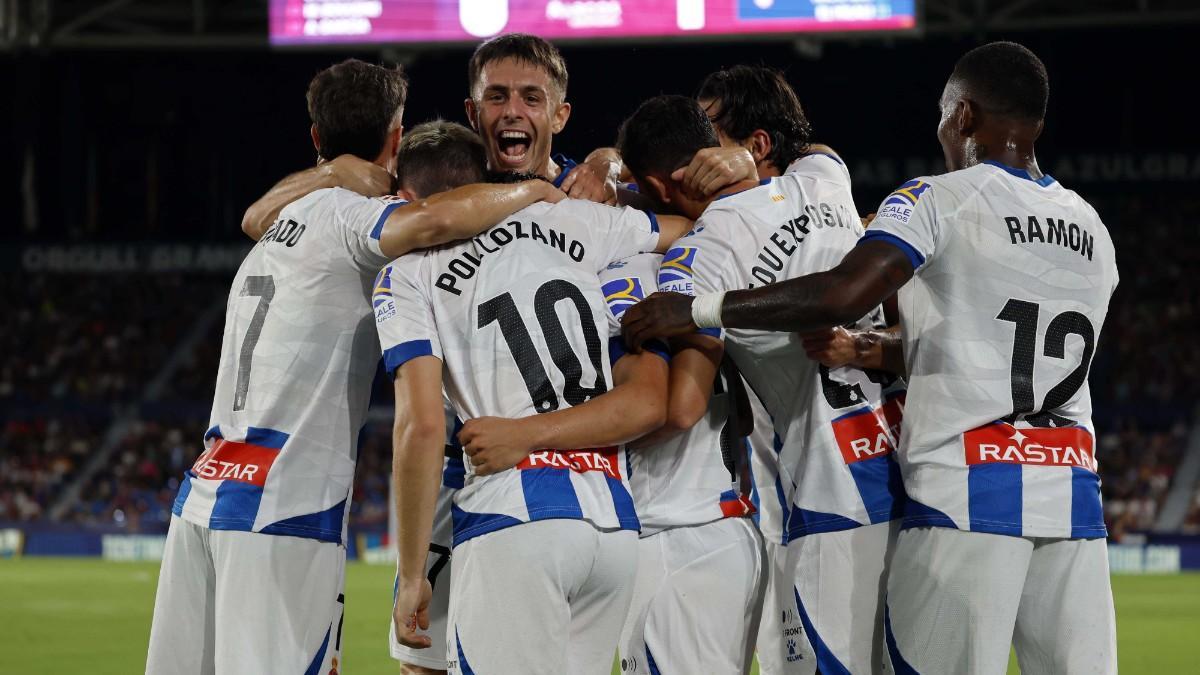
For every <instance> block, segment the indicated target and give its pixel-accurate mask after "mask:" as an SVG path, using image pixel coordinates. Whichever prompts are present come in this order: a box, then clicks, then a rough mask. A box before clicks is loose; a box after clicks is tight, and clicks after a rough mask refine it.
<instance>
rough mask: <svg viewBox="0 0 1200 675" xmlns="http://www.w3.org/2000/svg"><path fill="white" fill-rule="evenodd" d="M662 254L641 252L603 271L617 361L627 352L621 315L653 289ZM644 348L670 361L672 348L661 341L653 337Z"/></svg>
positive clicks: (611, 350)
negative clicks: (622, 331) (622, 332)
mask: <svg viewBox="0 0 1200 675" xmlns="http://www.w3.org/2000/svg"><path fill="white" fill-rule="evenodd" d="M661 257H662V256H659V255H656V254H653V253H641V254H638V255H635V256H633V257H631V258H626V259H624V260H618V261H616V262H614V263H611V264H610V265H609V266H608V267H606V268H605V269H604V270H603V271H601V272H600V289H601V291H602V292H603V293H604V303H605V305H607V307H608V326H609V343H608V353H609V359H610V360H611V361H612V363H614V364H615V363H616V362H617V361H618V360H619V359H620V358H621V357H622V356H624V355H625V354H626V350H625V342H624V340H622V339H621V317H622V316H624V315H625V310H627V309H629V308H630V307H632V306H634V305H636V304H637V303H639V302H641V301H642V300H645V299H646V296H648V295H650V294H651V293H653V292H654V288H655V275H656V274H657V272H658V261H659V258H661ZM644 347H645V349H646V350H647V351H650V352H653V353H655V354H657V355H659V356H661V357H662V358H663V359H665V360H667V361H670V360H671V358H670V351H669V350H668V349H667V345H666V343H665V342H663V341H661V340H650V341H648V342H647V343H646V344H645V345H644Z"/></svg>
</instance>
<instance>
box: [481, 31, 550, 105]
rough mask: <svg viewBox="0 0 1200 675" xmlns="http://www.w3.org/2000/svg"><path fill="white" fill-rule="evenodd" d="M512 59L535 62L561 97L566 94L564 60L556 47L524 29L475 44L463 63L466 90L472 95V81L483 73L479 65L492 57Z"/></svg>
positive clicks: (531, 63) (493, 58)
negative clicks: (468, 61)
mask: <svg viewBox="0 0 1200 675" xmlns="http://www.w3.org/2000/svg"><path fill="white" fill-rule="evenodd" d="M504 59H515V60H517V61H523V62H525V63H528V64H530V65H533V66H537V67H538V68H541V69H542V70H543V71H545V72H546V74H547V75H549V76H550V81H551V82H553V83H554V86H556V87H558V91H559V93H560V94H562V96H563V98H564V99H565V98H566V97H567V62H566V61H564V60H563V57H562V54H560V53H559V51H558V47H555V46H554V45H552V44H550V43H549V42H547V41H546V40H543V39H542V38H540V37H538V36H536V35H528V34H526V33H509V34H507V35H501V36H499V37H494V38H492V39H491V40H488V41H486V42H484V43H482V44H480V45H479V46H478V47H476V48H475V53H474V54H472V55H471V61H470V63H469V64H468V65H467V91H468V92H469V93H470V95H471V96H474V95H475V85H476V84H477V83H478V82H479V77H480V75H481V74H482V73H483V67H484V66H486V65H487V64H489V63H491V62H493V61H502V60H504Z"/></svg>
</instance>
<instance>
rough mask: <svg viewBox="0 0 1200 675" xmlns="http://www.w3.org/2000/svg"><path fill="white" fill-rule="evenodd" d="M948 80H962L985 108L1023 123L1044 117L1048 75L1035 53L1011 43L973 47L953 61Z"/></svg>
mask: <svg viewBox="0 0 1200 675" xmlns="http://www.w3.org/2000/svg"><path fill="white" fill-rule="evenodd" d="M950 79H951V80H959V81H961V82H963V83H964V84H965V85H966V87H967V90H968V92H969V95H970V97H971V98H973V99H974V100H975V102H976V103H978V104H979V105H980V106H981V107H982V108H983V109H984V110H985V111H987V112H991V113H994V114H996V115H1001V116H1004V117H1010V118H1013V119H1017V120H1023V121H1027V122H1039V121H1041V120H1043V119H1045V117H1046V102H1047V101H1048V100H1049V98H1050V78H1049V76H1047V75H1046V66H1045V64H1043V63H1042V60H1041V59H1039V58H1038V57H1037V55H1036V54H1034V53H1033V52H1031V51H1029V50H1028V49H1027V48H1025V47H1023V46H1022V45H1019V44H1017V43H1015V42H991V43H988V44H986V45H983V46H982V47H976V48H975V49H972V50H971V51H969V52H967V53H966V54H964V55H963V57H962V58H961V59H959V60H958V63H956V64H954V73H953V74H952V75H951V76H950Z"/></svg>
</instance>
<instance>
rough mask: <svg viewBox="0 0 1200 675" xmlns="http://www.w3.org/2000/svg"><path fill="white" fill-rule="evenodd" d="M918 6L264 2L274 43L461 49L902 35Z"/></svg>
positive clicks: (847, 1)
mask: <svg viewBox="0 0 1200 675" xmlns="http://www.w3.org/2000/svg"><path fill="white" fill-rule="evenodd" d="M915 27H916V9H915V0H270V31H271V43H272V44H275V45H320V44H352V43H370V44H387V43H413V44H431V43H467V42H476V41H478V40H480V39H483V38H489V37H492V36H494V35H499V34H500V33H533V34H535V35H539V36H541V37H544V38H548V39H558V40H570V39H588V40H602V39H610V38H611V39H620V38H668V37H706V36H732V35H770V34H778V35H780V36H782V35H784V34H803V33H828V32H839V33H845V32H871V31H892V32H896V31H907V30H911V29H914V28H915Z"/></svg>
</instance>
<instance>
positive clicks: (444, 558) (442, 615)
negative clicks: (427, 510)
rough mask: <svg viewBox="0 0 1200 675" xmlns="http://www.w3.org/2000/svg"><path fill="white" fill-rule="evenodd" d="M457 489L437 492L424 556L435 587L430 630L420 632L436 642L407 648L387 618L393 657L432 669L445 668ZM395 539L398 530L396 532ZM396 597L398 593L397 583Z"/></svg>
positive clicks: (431, 601)
mask: <svg viewBox="0 0 1200 675" xmlns="http://www.w3.org/2000/svg"><path fill="white" fill-rule="evenodd" d="M454 492H455V491H454V490H451V489H448V488H445V487H443V488H442V489H441V490H440V491H438V499H437V507H436V508H435V510H434V514H433V536H432V539H433V542H434V543H432V544H430V545H429V555H428V556H426V558H425V578H426V579H429V583H430V585H432V586H433V598H432V599H431V600H430V601H429V630H424V631H420V632H421V633H424V634H425V635H428V636H429V637H430V639H431V640H432V641H433V646H432V647H430V648H429V649H413V648H412V647H405V646H404V645H402V644H400V641H399V640H397V639H396V622H395V620H393V619H390V618H389V619H388V650H389V651H390V652H391V655H392V658H393V659H396V660H397V661H400V662H401V663H408V664H412V665H414V666H421V667H422V668H429V669H430V670H445V669H446V649H445V644H446V625H447V624H446V618H447V617H446V615H447V614H448V613H449V611H450V555H451V554H450V544H451V542H452V541H453V540H454V532H453V524H452V522H451V516H450V503H451V502H452V501H453V498H454ZM392 536H393V538H394V537H395V533H393V535H392ZM392 588H393V596H394V595H395V586H393V587H392Z"/></svg>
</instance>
